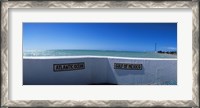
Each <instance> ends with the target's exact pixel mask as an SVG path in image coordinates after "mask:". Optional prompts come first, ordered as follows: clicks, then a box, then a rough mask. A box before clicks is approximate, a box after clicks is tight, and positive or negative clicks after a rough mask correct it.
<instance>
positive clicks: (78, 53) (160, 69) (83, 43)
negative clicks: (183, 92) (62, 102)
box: [22, 22, 177, 86]
mask: <svg viewBox="0 0 200 108" xmlns="http://www.w3.org/2000/svg"><path fill="white" fill-rule="evenodd" d="M22 25H23V26H22V27H23V29H22V30H23V34H22V35H23V36H22V37H23V85H91V86H92V85H177V23H149V22H146V23H133V22H127V23H124V22H70V23H68V22H62V23H54V22H48V23H47V22H24V23H23V24H22Z"/></svg>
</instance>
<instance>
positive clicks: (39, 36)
mask: <svg viewBox="0 0 200 108" xmlns="http://www.w3.org/2000/svg"><path fill="white" fill-rule="evenodd" d="M155 43H157V50H162V51H174V50H175V51H176V48H177V24H176V23H23V50H48V49H81V50H125V51H154V49H155Z"/></svg>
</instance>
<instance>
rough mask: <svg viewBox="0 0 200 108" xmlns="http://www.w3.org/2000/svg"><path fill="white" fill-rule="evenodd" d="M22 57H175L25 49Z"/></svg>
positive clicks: (101, 51)
mask: <svg viewBox="0 0 200 108" xmlns="http://www.w3.org/2000/svg"><path fill="white" fill-rule="evenodd" d="M23 55H24V57H35V56H112V57H132V58H177V56H176V55H170V54H158V53H154V52H131V51H107V50H27V51H24V53H23Z"/></svg>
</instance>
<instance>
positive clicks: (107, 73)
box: [23, 57, 177, 85]
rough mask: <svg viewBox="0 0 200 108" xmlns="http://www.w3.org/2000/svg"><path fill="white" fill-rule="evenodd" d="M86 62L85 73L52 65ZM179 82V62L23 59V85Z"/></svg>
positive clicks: (110, 59)
mask: <svg viewBox="0 0 200 108" xmlns="http://www.w3.org/2000/svg"><path fill="white" fill-rule="evenodd" d="M76 62H85V69H83V70H75V71H63V72H54V71H53V64H59V63H60V64H62V63H76ZM114 63H137V64H143V69H142V70H119V69H114V68H113V67H114ZM166 81H175V82H176V81H177V60H176V59H145V58H143V59H136V58H116V57H115V58H114V57H113V58H112V57H60V58H58V57H57V58H24V59H23V84H24V85H68V84H69V85H77V84H78V85H82V84H96V83H113V84H135V85H148V84H162V83H163V82H166Z"/></svg>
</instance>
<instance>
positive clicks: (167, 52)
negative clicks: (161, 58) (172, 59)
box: [157, 51, 177, 55]
mask: <svg viewBox="0 0 200 108" xmlns="http://www.w3.org/2000/svg"><path fill="white" fill-rule="evenodd" d="M157 53H158V54H168V55H177V52H176V51H157Z"/></svg>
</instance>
